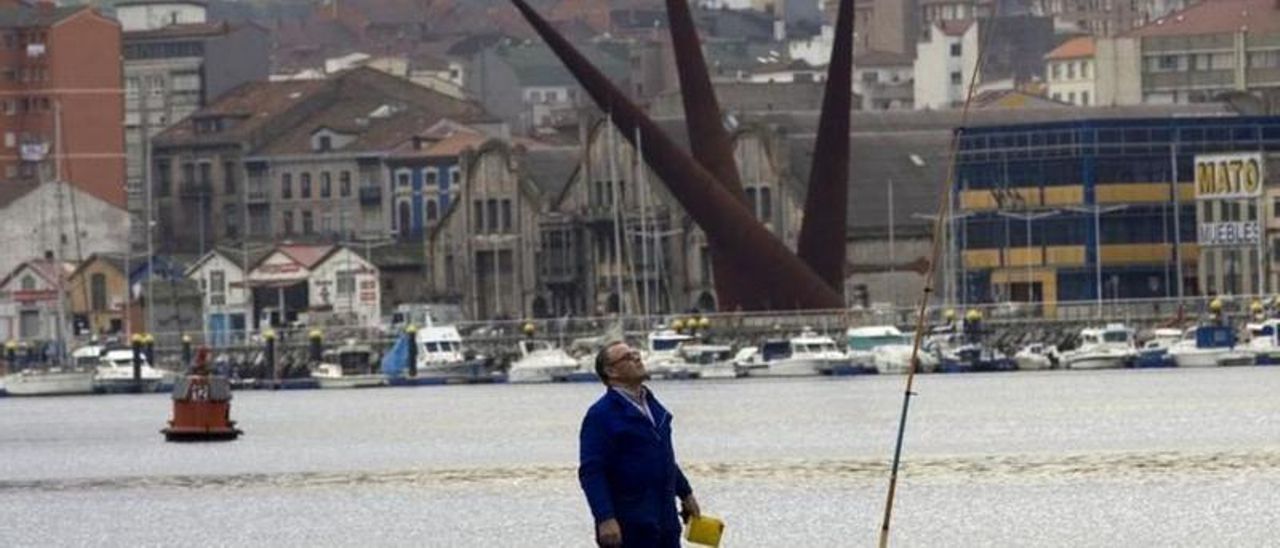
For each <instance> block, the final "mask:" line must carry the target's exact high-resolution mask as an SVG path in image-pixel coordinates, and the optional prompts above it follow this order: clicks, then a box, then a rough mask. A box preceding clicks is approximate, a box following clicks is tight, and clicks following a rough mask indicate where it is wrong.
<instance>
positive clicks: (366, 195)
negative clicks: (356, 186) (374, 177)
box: [360, 185, 382, 205]
mask: <svg viewBox="0 0 1280 548" xmlns="http://www.w3.org/2000/svg"><path fill="white" fill-rule="evenodd" d="M360 204H361V205H374V204H382V187H380V186H376V185H365V186H361V187H360Z"/></svg>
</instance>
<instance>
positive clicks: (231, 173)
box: [222, 162, 236, 194]
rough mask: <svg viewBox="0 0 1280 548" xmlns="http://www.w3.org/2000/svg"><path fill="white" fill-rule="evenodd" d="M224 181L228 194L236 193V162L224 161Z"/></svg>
mask: <svg viewBox="0 0 1280 548" xmlns="http://www.w3.org/2000/svg"><path fill="white" fill-rule="evenodd" d="M222 182H223V186H224V188H225V190H226V193H227V194H235V193H236V163H235V162H223V163H222Z"/></svg>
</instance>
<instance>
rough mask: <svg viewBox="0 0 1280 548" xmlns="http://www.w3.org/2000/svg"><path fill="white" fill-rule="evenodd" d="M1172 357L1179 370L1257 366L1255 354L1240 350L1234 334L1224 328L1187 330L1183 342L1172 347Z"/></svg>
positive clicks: (1194, 328) (1211, 327) (1211, 326)
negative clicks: (1187, 368)
mask: <svg viewBox="0 0 1280 548" xmlns="http://www.w3.org/2000/svg"><path fill="white" fill-rule="evenodd" d="M1169 356H1170V357H1172V358H1173V361H1174V363H1176V364H1178V367H1218V366H1223V365H1253V364H1254V353H1253V352H1251V351H1250V350H1249V349H1248V348H1245V347H1237V346H1236V333H1235V331H1233V330H1232V329H1231V328H1230V327H1227V326H1221V325H1201V326H1199V327H1193V328H1191V329H1188V330H1186V332H1184V333H1183V336H1182V340H1180V341H1178V342H1176V343H1174V344H1173V346H1170V347H1169Z"/></svg>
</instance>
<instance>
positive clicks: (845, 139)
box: [796, 0, 853, 292]
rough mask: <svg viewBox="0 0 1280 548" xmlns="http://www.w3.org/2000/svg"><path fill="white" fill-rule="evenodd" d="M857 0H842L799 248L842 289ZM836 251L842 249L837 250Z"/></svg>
mask: <svg viewBox="0 0 1280 548" xmlns="http://www.w3.org/2000/svg"><path fill="white" fill-rule="evenodd" d="M852 67H853V0H840V8H839V11H838V12H837V13H836V39H835V43H834V44H833V45H832V48H831V61H830V62H829V63H828V64H827V88H826V90H825V91H824V93H823V96H822V116H821V117H820V118H819V119H818V138H817V141H815V142H814V145H813V163H812V164H810V168H809V191H808V192H806V193H805V200H804V224H803V225H801V226H800V238H799V242H798V243H797V244H796V251H797V253H799V254H800V259H802V260H803V261H804V262H805V263H807V264H808V265H809V266H810V267H811V268H813V270H814V271H816V272H817V273H818V276H820V277H822V279H823V280H826V282H827V285H829V286H831V288H832V289H834V290H836V291H838V292H843V291H842V290H843V288H844V260H845V249H844V236H845V227H846V226H847V224H846V223H847V222H848V221H847V220H846V217H847V215H848V209H849V202H848V200H849V110H850V109H851V108H852V102H853V82H852V79H853V75H852V74H851V73H852V72H853V70H852ZM836 250H839V251H838V252H837V251H836Z"/></svg>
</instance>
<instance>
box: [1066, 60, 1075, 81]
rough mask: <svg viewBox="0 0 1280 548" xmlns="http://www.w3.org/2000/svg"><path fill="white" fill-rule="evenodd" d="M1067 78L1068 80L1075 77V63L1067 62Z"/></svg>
mask: <svg viewBox="0 0 1280 548" xmlns="http://www.w3.org/2000/svg"><path fill="white" fill-rule="evenodd" d="M1067 79H1068V80H1075V79H1076V64H1075V63H1067Z"/></svg>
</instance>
